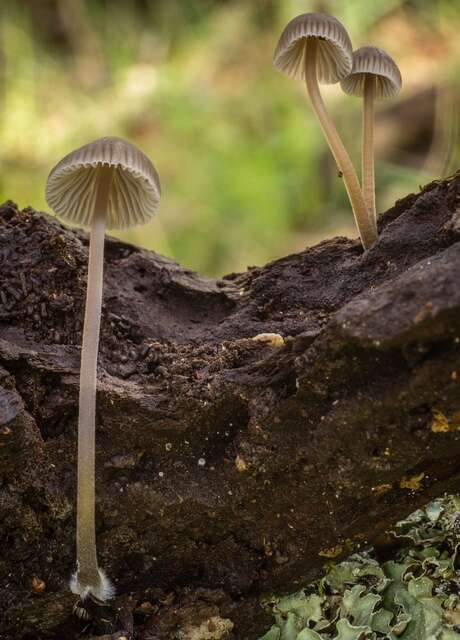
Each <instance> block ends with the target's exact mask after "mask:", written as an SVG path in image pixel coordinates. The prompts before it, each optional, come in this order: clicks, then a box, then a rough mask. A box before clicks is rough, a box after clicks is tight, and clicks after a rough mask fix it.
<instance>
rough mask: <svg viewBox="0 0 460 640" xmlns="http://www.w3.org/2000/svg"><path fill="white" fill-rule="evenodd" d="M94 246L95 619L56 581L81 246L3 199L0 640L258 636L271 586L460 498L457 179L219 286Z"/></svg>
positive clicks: (81, 283) (69, 557)
mask: <svg viewBox="0 0 460 640" xmlns="http://www.w3.org/2000/svg"><path fill="white" fill-rule="evenodd" d="M105 255H106V263H105V269H106V272H105V291H104V307H103V320H102V336H101V337H102V342H101V352H100V360H99V384H98V418H97V422H98V427H97V435H96V438H97V496H98V513H97V525H98V546H99V556H100V564H101V566H102V567H103V568H104V569H105V570H106V571H107V573H108V575H109V576H110V577H111V578H112V579H113V581H114V583H115V585H116V588H117V593H118V597H117V599H116V600H115V601H114V602H113V603H111V604H110V605H109V606H108V607H105V608H103V610H102V612H101V610H100V608H98V607H96V609H97V611H95V612H94V611H93V612H91V607H92V603H89V604H88V608H89V609H90V613H91V614H92V616H93V623H92V624H90V626H88V623H87V622H84V621H82V620H79V619H78V618H77V617H75V616H74V615H73V614H72V607H73V604H74V603H75V597H74V596H73V595H72V594H70V593H69V592H68V588H67V582H68V578H69V576H70V574H71V573H72V571H73V568H74V567H73V565H74V535H75V530H74V518H75V514H74V504H75V499H74V492H75V480H76V478H75V469H76V460H75V454H76V428H77V402H78V369H79V345H80V341H81V329H82V318H83V303H84V292H85V278H86V262H87V237H86V235H85V234H83V233H80V232H76V231H73V230H69V229H66V228H65V227H63V226H61V225H60V224H59V223H58V222H57V221H56V220H54V219H53V218H50V217H48V216H46V215H45V214H39V213H37V212H34V211H33V210H31V209H26V210H24V211H22V212H20V211H18V210H17V208H16V206H15V205H14V204H12V203H6V204H4V205H3V206H2V207H1V208H0V285H1V286H0V549H1V551H0V585H1V589H0V636H1V637H2V638H5V640H13V639H14V640H19V639H29V640H32V639H35V638H43V639H50V640H51V639H58V638H59V639H60V638H64V637H65V638H67V639H69V640H72V639H73V638H77V637H82V633H83V630H84V629H86V631H85V633H86V634H87V636H88V635H90V636H91V634H92V635H93V636H96V637H97V636H98V635H103V634H105V637H108V638H110V637H112V638H116V637H119V636H120V634H121V635H122V632H123V633H124V634H125V635H126V637H136V638H140V639H141V640H142V639H144V638H150V639H155V640H163V639H172V638H176V637H177V638H187V633H188V632H189V631H190V629H192V628H193V627H194V626H195V627H196V626H198V627H199V626H200V625H201V624H207V625H208V626H209V629H210V630H212V628H213V625H214V627H215V626H216V624H218V621H219V620H227V621H228V620H229V621H231V624H230V623H227V624H228V625H229V627H230V626H231V625H233V630H232V631H229V632H228V633H227V635H224V636H222V637H225V638H229V639H231V638H233V639H237V640H243V639H244V640H256V638H257V637H258V636H259V635H261V634H262V633H263V632H264V631H265V630H266V629H267V628H268V627H269V626H270V619H269V617H268V616H267V615H266V614H265V613H264V612H263V610H262V609H261V608H260V607H259V606H258V598H259V595H260V594H261V593H264V592H269V591H271V590H275V591H279V592H287V591H294V590H296V589H297V588H299V587H300V586H301V585H302V584H305V583H307V582H308V581H309V580H311V579H314V578H315V577H317V576H318V574H319V572H320V571H321V567H322V565H323V564H324V563H325V562H326V561H328V560H329V559H330V558H332V557H333V558H338V559H339V558H341V557H344V556H346V555H347V554H349V553H350V551H351V550H353V549H356V548H359V547H362V546H363V545H366V544H367V543H368V542H372V543H376V544H377V550H378V552H381V553H385V549H386V545H387V544H388V540H389V539H388V536H386V535H385V531H387V530H388V529H391V526H392V524H393V523H394V522H395V521H397V520H398V519H399V518H401V517H402V516H405V515H407V514H409V513H410V512H411V511H413V510H414V509H415V508H416V507H417V506H419V505H420V504H422V503H423V502H426V501H427V500H428V499H429V498H430V497H433V496H436V495H440V494H442V493H443V492H444V491H451V492H456V491H458V482H459V476H460V390H459V376H460V175H456V176H453V177H452V178H450V179H448V180H446V181H439V182H434V183H432V184H430V185H428V186H426V187H425V188H424V189H423V190H422V191H421V192H420V193H419V194H416V195H411V196H408V197H407V198H405V199H404V200H401V201H399V202H397V203H396V205H395V206H394V207H393V208H392V209H390V210H389V211H388V212H387V213H386V214H384V215H383V216H382V217H381V219H380V236H379V239H378V241H377V243H376V244H375V246H374V247H373V248H372V249H371V250H370V251H369V252H367V253H366V254H363V253H362V250H361V248H360V245H359V243H358V242H357V241H352V240H347V239H345V238H334V239H332V240H329V241H325V242H322V243H321V244H319V245H318V246H315V247H312V248H309V249H306V250H305V251H303V252H301V253H299V254H296V255H291V256H287V257H285V258H282V259H280V260H277V261H275V262H272V263H270V264H268V265H266V266H265V267H261V268H252V269H249V270H248V271H247V272H246V273H243V274H232V275H230V276H227V277H225V278H223V279H219V280H212V279H205V278H202V277H199V276H198V275H196V274H194V273H192V272H191V271H189V270H187V269H184V268H182V267H180V266H179V265H177V264H175V263H174V262H172V261H170V260H167V259H166V258H163V257H160V256H158V255H155V254H153V253H150V252H148V251H144V250H140V249H138V248H135V247H133V246H130V245H127V244H124V243H122V242H118V241H115V240H111V239H108V240H107V242H106V253H105ZM261 333H277V334H280V335H282V336H283V338H284V344H282V345H281V346H271V345H270V344H268V343H265V342H260V341H255V340H253V339H252V338H253V337H254V336H256V335H258V334H261ZM379 550H380V551H379ZM216 621H217V622H216ZM216 633H217V632H216ZM181 634H182V635H181ZM184 634H185V635H184ZM87 636H86V637H87ZM216 637H218V635H217V636H216Z"/></svg>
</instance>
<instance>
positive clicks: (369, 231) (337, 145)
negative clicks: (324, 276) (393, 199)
mask: <svg viewBox="0 0 460 640" xmlns="http://www.w3.org/2000/svg"><path fill="white" fill-rule="evenodd" d="M317 49H318V41H317V39H316V38H307V42H306V50H305V80H306V85H307V90H308V95H309V97H310V101H311V104H312V107H313V109H314V111H315V113H316V116H317V118H318V120H319V123H320V125H321V129H322V131H323V133H324V136H325V138H326V140H327V143H328V145H329V147H330V149H331V152H332V155H333V156H334V159H335V161H336V163H337V166H338V168H339V169H340V171H341V173H342V176H343V182H344V184H345V188H346V190H347V193H348V197H349V199H350V203H351V207H352V209H353V214H354V217H355V221H356V226H357V227H358V231H359V234H360V236H361V242H362V244H363V247H364V248H365V249H369V248H370V247H371V246H372V245H373V244H374V242H375V240H376V238H377V230H376V225H375V222H374V219H373V218H372V217H371V216H370V214H369V212H368V210H367V207H366V203H365V201H364V198H363V194H362V191H361V186H360V184H359V180H358V176H357V175H356V171H355V169H354V167H353V164H352V162H351V160H350V157H349V155H348V153H347V151H346V149H345V147H344V145H343V142H342V140H341V139H340V136H339V134H338V132H337V129H336V128H335V125H334V123H333V122H332V120H331V119H330V117H329V114H328V113H327V110H326V107H325V105H324V102H323V99H322V97H321V93H320V90H319V84H318V78H317V71H316V56H317Z"/></svg>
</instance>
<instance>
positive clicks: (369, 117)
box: [362, 74, 377, 226]
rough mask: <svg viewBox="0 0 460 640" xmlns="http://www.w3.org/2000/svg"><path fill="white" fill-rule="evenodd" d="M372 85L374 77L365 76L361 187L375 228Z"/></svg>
mask: <svg viewBox="0 0 460 640" xmlns="http://www.w3.org/2000/svg"><path fill="white" fill-rule="evenodd" d="M374 85H375V79H374V77H373V76H372V75H371V74H366V78H365V80H364V98H363V148H362V186H363V197H364V201H365V203H366V206H367V209H368V211H369V215H370V216H371V218H372V219H373V220H374V223H375V225H376V226H377V212H376V209H375V176H374Z"/></svg>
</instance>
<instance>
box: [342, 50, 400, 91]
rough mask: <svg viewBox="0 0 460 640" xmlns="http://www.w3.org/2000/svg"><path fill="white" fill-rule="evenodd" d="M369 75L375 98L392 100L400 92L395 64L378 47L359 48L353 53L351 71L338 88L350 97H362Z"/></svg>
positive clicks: (398, 72) (398, 76)
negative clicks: (372, 81) (372, 80)
mask: <svg viewBox="0 0 460 640" xmlns="http://www.w3.org/2000/svg"><path fill="white" fill-rule="evenodd" d="M369 75H372V76H374V95H375V97H376V98H392V97H393V96H396V95H397V94H398V93H399V92H400V91H401V84H402V79H401V72H400V71H399V69H398V66H397V64H396V62H395V61H394V60H393V58H391V57H390V56H389V55H388V53H385V51H383V50H382V49H379V48H378V47H361V48H360V49H357V50H356V51H354V52H353V69H352V70H351V73H350V75H349V76H348V77H346V78H344V79H343V80H342V81H341V82H340V86H341V87H342V89H343V90H344V91H345V93H348V94H349V95H351V96H363V95H364V83H365V80H366V76H369Z"/></svg>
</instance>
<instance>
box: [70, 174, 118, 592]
mask: <svg viewBox="0 0 460 640" xmlns="http://www.w3.org/2000/svg"><path fill="white" fill-rule="evenodd" d="M113 173H114V168H113V167H109V166H102V167H101V168H100V170H99V171H98V177H97V187H96V189H97V191H96V198H95V203H94V216H93V218H92V225H91V234H90V242H89V265H88V284H87V290H86V308H85V322H84V328H83V344H82V351H81V367H80V404H79V416H78V487H77V575H76V577H75V578H76V582H77V585H78V587H77V588H78V593H80V595H82V596H83V597H84V595H86V594H87V593H90V592H92V593H93V594H94V595H96V596H98V597H99V598H100V599H104V598H103V597H101V595H103V592H104V588H103V582H104V576H103V575H101V572H100V570H99V568H98V564H97V555H96V529H95V429H96V384H97V356H98V350H99V333H100V325H101V306H102V284H103V265H104V235H105V224H106V214H107V208H108V202H109V193H110V187H111V184H112V179H113Z"/></svg>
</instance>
